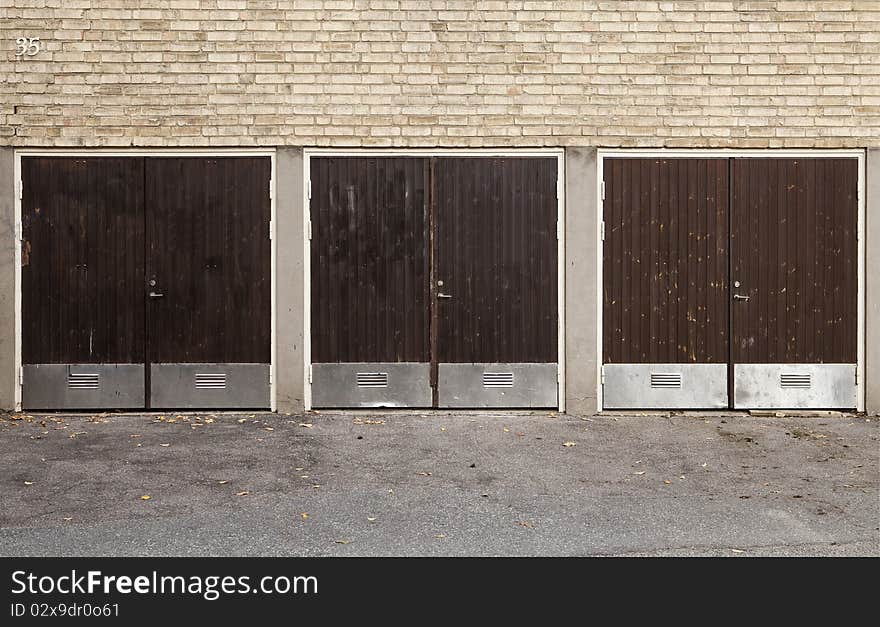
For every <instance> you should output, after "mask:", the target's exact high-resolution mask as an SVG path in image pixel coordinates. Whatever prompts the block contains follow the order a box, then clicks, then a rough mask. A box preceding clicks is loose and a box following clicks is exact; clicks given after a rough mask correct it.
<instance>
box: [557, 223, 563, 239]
mask: <svg viewBox="0 0 880 627" xmlns="http://www.w3.org/2000/svg"><path fill="white" fill-rule="evenodd" d="M556 239H562V221H561V220H557V221H556Z"/></svg>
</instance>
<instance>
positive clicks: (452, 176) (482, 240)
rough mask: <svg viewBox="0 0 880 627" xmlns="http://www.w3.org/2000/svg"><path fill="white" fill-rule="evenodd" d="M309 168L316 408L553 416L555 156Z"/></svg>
mask: <svg viewBox="0 0 880 627" xmlns="http://www.w3.org/2000/svg"><path fill="white" fill-rule="evenodd" d="M310 161H311V183H310V188H311V201H310V215H311V224H312V242H311V264H312V281H311V290H312V304H311V306H312V310H311V315H312V375H313V382H312V395H313V404H314V405H315V406H318V407H320V406H337V407H339V406H342V407H345V406H418V407H430V406H459V405H460V404H462V403H463V404H465V405H467V406H485V405H486V403H487V401H486V400H485V399H484V398H483V397H482V396H481V394H483V392H482V390H488V392H486V393H485V394H487V395H488V397H487V398H489V397H491V399H495V400H491V401H489V402H491V403H501V404H504V405H507V406H529V405H530V404H532V403H537V404H539V405H540V406H554V405H556V361H557V355H556V353H557V344H558V343H557V326H558V320H557V302H558V298H557V266H556V263H557V261H556V260H557V254H556V250H557V240H556V217H557V206H558V204H557V198H556V182H557V166H556V158H555V157H553V158H451V157H432V158H421V157H412V158H410V157H313V158H312V159H311V160H310ZM459 364H469V365H473V366H475V367H476V368H477V370H474V371H473V372H471V371H467V372H465V371H464V370H461V372H459V371H458V370H456V369H455V366H457V365H459ZM487 364H489V365H491V366H492V368H488V370H491V372H487V367H486V366H487ZM538 365H540V366H547V367H546V368H544V369H540V368H538V370H539V371H540V372H539V374H538V378H539V379H540V383H541V386H540V387H541V389H542V390H544V395H543V396H537V395H534V394H533V395H525V396H523V395H519V396H517V392H516V390H523V391H524V390H528V389H529V386H531V385H533V384H534V380H535V376H536V375H535V370H536V369H535V366H538ZM444 373H446V375H448V376H447V378H446V383H445V389H446V390H451V389H452V388H458V387H461V386H462V385H467V386H468V388H469V389H470V388H473V389H472V390H470V392H469V393H468V394H467V395H461V394H459V395H458V396H457V397H456V398H452V397H451V396H450V397H448V398H446V399H445V400H444V397H443V390H444V380H443V378H444ZM547 373H549V376H548V374H547ZM548 381H549V384H548V383H547V382H548ZM484 382H488V386H486V385H484ZM548 390H549V392H548ZM548 395H552V398H551V399H550V400H549V401H548V400H546V399H547V398H548Z"/></svg>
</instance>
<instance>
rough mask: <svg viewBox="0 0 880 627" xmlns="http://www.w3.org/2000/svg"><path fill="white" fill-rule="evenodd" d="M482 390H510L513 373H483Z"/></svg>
mask: <svg viewBox="0 0 880 627" xmlns="http://www.w3.org/2000/svg"><path fill="white" fill-rule="evenodd" d="M483 387H484V388H512V387H513V373H512V372H484V373H483Z"/></svg>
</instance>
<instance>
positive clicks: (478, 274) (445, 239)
mask: <svg viewBox="0 0 880 627" xmlns="http://www.w3.org/2000/svg"><path fill="white" fill-rule="evenodd" d="M432 167H433V183H432V187H433V189H432V194H434V203H435V205H436V208H435V213H436V217H435V220H436V233H437V235H436V249H435V250H436V253H435V263H436V273H435V277H436V279H437V280H438V281H443V285H442V286H439V283H438V287H437V290H438V291H439V292H442V293H449V294H451V295H452V298H451V299H441V300H438V301H437V305H436V306H437V310H438V339H437V355H438V360H439V361H440V362H441V363H493V362H496V363H555V362H556V360H557V349H558V345H557V333H558V329H557V327H558V303H557V289H558V285H557V239H556V220H557V211H558V202H557V199H556V181H557V160H556V159H555V158H540V157H535V158H532V157H529V158H525V157H517V158H464V157H462V158H451V157H448V158H446V157H445V158H436V159H434V160H433V166H432Z"/></svg>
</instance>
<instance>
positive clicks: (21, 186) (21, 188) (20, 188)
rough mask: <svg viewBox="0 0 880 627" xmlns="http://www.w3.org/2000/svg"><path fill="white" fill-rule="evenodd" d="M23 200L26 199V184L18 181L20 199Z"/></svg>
mask: <svg viewBox="0 0 880 627" xmlns="http://www.w3.org/2000/svg"><path fill="white" fill-rule="evenodd" d="M22 198H24V182H23V181H22V180H21V179H18V199H19V200H21V199H22Z"/></svg>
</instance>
